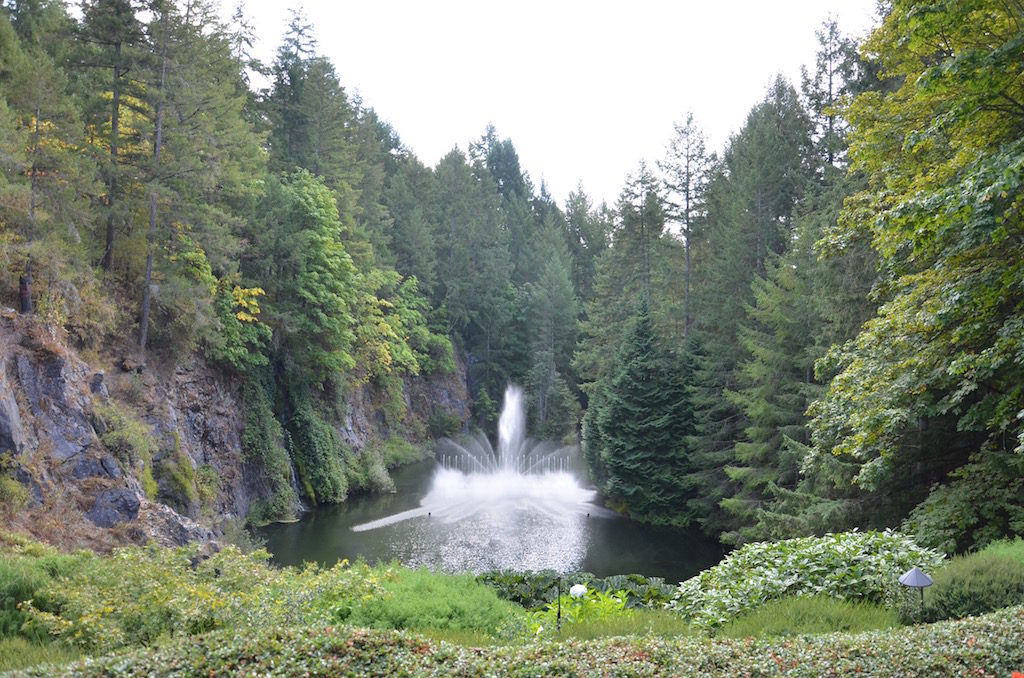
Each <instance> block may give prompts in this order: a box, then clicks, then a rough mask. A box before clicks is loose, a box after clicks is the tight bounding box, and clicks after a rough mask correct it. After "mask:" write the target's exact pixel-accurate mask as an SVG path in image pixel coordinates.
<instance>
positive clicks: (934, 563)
mask: <svg viewBox="0 0 1024 678" xmlns="http://www.w3.org/2000/svg"><path fill="white" fill-rule="evenodd" d="M942 560H943V556H942V554H940V553H938V552H936V551H931V550H929V549H924V548H921V547H919V546H917V545H916V544H914V542H913V541H911V540H910V539H909V538H908V537H905V536H903V535H901V534H898V533H895V532H889V531H886V532H843V533H839V534H828V535H825V536H823V537H802V538H799V539H787V540H784V541H779V542H757V543H753V544H747V545H745V546H743V547H742V548H739V549H737V550H735V551H733V552H732V553H730V554H729V555H728V556H726V557H725V558H724V559H723V560H722V562H721V563H719V564H718V565H716V566H715V567H712V568H710V569H708V570H705V571H704V572H701V573H700V574H699V575H697V576H695V577H692V578H690V579H687V580H686V581H684V582H683V583H681V584H680V585H679V587H678V589H677V590H676V593H675V595H674V596H673V598H672V600H671V602H670V603H669V604H668V607H669V608H670V609H674V610H677V611H678V612H680V613H681V614H682V615H683V616H684V617H685V618H687V619H690V620H691V621H693V623H694V624H697V625H698V626H704V627H716V626H721V625H722V624H725V623H727V622H729V621H730V620H732V619H734V618H735V617H737V616H738V615H740V614H743V613H744V612H747V611H748V610H752V609H754V608H756V607H758V606H760V605H763V604H765V603H767V602H769V601H772V600H778V599H781V598H785V597H788V596H796V595H819V594H820V595H826V596H831V597H835V598H842V599H846V600H853V601H870V602H875V603H883V602H886V601H891V600H895V597H896V596H898V595H900V593H899V589H900V587H899V584H898V582H897V580H898V578H899V576H900V575H901V574H903V573H904V572H905V571H907V570H909V569H910V568H911V567H914V566H921V567H922V568H924V569H925V570H929V571H930V570H934V569H935V568H937V567H938V565H939V564H940V563H941V562H942Z"/></svg>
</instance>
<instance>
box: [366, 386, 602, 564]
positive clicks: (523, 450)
mask: <svg viewBox="0 0 1024 678" xmlns="http://www.w3.org/2000/svg"><path fill="white" fill-rule="evenodd" d="M574 452H575V447H574V446H571V447H559V446H557V445H554V444H551V443H543V442H541V443H538V442H534V441H532V440H530V439H529V438H528V437H527V436H526V414H525V411H524V408H523V393H522V391H521V390H520V389H519V388H517V387H515V386H509V387H508V389H506V391H505V399H504V402H503V405H502V411H501V418H500V419H499V421H498V441H497V448H495V447H494V446H492V445H491V443H490V441H489V440H488V439H487V437H486V436H485V435H483V434H482V433H477V434H476V435H474V436H471V437H469V438H467V439H465V440H462V441H458V442H457V441H454V440H447V439H445V440H443V441H441V442H440V443H439V444H438V459H439V462H440V465H441V466H440V468H438V470H437V472H436V473H435V475H434V478H433V480H432V482H431V486H430V489H429V491H428V492H427V494H426V495H425V496H424V497H423V500H422V501H421V502H420V506H419V507H418V508H415V509H412V510H409V511H403V512H401V513H396V514H394V515H391V516H387V517H385V518H381V519H379V520H374V521H371V522H368V523H363V524H361V525H356V526H355V527H353V528H352V529H353V530H354V531H356V532H361V531H364V530H372V529H376V528H380V527H385V526H387V525H392V524H394V523H398V522H401V521H405V520H409V519H412V518H422V517H426V518H428V519H429V520H431V521H441V522H444V523H464V525H462V526H463V527H465V528H466V531H467V532H471V531H472V530H473V529H476V528H479V527H480V526H481V525H483V526H484V527H485V529H486V530H487V538H486V541H485V543H484V545H483V547H484V548H489V549H495V548H497V547H499V546H500V544H501V541H502V537H503V536H505V537H507V538H508V539H509V540H511V543H512V544H513V546H514V547H515V545H516V544H518V545H523V544H524V542H525V540H528V539H531V538H534V537H536V536H537V533H538V532H539V533H541V534H546V533H551V534H553V535H554V536H553V538H554V539H557V540H559V541H560V542H561V543H562V544H563V545H566V544H571V543H572V541H573V539H575V538H576V537H577V536H578V535H580V534H581V533H582V532H583V531H584V530H582V529H581V527H582V526H581V525H580V524H579V520H580V519H585V518H586V517H589V516H590V515H601V516H606V515H608V514H609V513H610V512H608V511H607V510H606V509H602V508H600V507H598V506H596V505H595V504H593V503H592V502H593V500H594V498H595V496H596V492H594V491H593V490H589V489H587V488H585V487H583V486H581V485H580V483H579V482H578V480H577V479H576V477H575V476H574V475H573V474H572V473H571V472H570V471H569V467H570V459H571V457H572V455H573V453H574ZM516 548H518V547H516ZM563 556H564V554H563ZM542 560H543V559H542ZM541 566H550V565H548V564H545V563H543V562H542V563H541Z"/></svg>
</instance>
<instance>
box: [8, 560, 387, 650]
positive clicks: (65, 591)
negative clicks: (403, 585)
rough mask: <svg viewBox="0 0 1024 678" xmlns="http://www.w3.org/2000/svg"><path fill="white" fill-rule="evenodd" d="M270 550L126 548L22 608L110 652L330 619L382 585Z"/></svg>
mask: <svg viewBox="0 0 1024 678" xmlns="http://www.w3.org/2000/svg"><path fill="white" fill-rule="evenodd" d="M269 557H270V555H269V554H268V553H267V552H266V551H256V552H254V553H251V554H247V555H246V554H242V553H241V552H239V551H238V549H236V548H234V547H230V546H229V547H226V548H224V549H223V550H221V551H220V552H219V553H215V554H213V555H211V556H210V557H209V558H205V559H204V558H203V557H202V556H201V554H200V547H199V546H198V545H195V544H193V545H189V546H183V547H180V548H175V549H166V548H159V547H155V546H153V547H130V548H123V549H118V550H116V551H114V552H113V553H112V554H111V555H110V556H107V557H102V558H100V557H91V558H89V559H86V560H84V561H83V562H82V565H81V567H78V568H77V569H75V570H74V571H72V572H71V573H70V574H69V575H68V576H66V577H64V578H61V579H60V580H59V581H58V580H57V579H56V578H51V580H50V581H48V582H47V583H46V584H45V585H43V586H42V587H41V588H38V589H36V594H35V596H34V597H33V599H32V602H31V603H30V604H29V603H26V604H24V605H22V608H21V609H22V611H23V612H24V613H25V614H26V616H27V617H28V627H29V628H30V629H35V630H40V631H43V632H45V633H47V634H49V635H50V636H51V637H53V638H55V639H59V640H62V641H64V642H66V643H69V644H72V645H74V646H76V647H79V648H81V649H82V650H85V651H88V652H97V651H99V652H107V651H111V650H114V649H117V648H121V647H126V646H138V645H151V644H153V643H156V642H158V641H163V640H166V639H167V638H173V637H178V636H189V635H193V634H196V633H203V632H206V631H210V630H213V629H224V628H227V629H234V630H241V629H246V628H249V629H251V628H255V627H257V626H263V625H274V624H276V625H304V624H312V623H318V622H326V621H328V620H329V619H330V617H331V613H332V610H334V609H335V608H337V607H338V606H339V605H342V604H343V603H345V601H350V600H360V599H362V598H363V597H364V596H365V597H370V598H373V597H375V596H379V595H381V594H382V590H381V589H380V587H379V586H378V584H377V581H378V578H379V576H378V574H377V573H375V572H374V571H371V570H370V569H369V568H368V567H366V566H365V565H356V566H350V565H348V563H346V562H344V561H343V562H341V563H339V564H338V565H336V566H334V567H331V568H327V569H322V568H319V567H316V566H312V565H310V566H307V567H306V568H304V569H301V570H296V569H292V568H284V569H279V568H274V567H271V566H270V565H269V564H268V563H267V561H268V560H269ZM40 600H42V601H45V602H46V604H40Z"/></svg>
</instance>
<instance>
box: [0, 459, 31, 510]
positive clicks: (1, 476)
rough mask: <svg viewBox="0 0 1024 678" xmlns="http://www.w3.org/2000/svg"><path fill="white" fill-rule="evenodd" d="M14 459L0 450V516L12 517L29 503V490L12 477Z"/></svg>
mask: <svg viewBox="0 0 1024 678" xmlns="http://www.w3.org/2000/svg"><path fill="white" fill-rule="evenodd" d="M13 467H14V457H13V455H12V454H11V453H10V452H9V451H7V450H0V516H12V515H14V514H15V513H17V512H18V511H20V510H21V509H23V508H24V507H25V505H26V504H27V503H28V488H26V487H25V486H24V485H22V484H21V483H19V482H18V481H17V480H15V479H14V478H12V477H11V476H10V473H11V471H12V470H13Z"/></svg>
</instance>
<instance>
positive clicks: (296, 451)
mask: <svg viewBox="0 0 1024 678" xmlns="http://www.w3.org/2000/svg"><path fill="white" fill-rule="evenodd" d="M288 434H289V435H288V442H289V446H288V447H289V450H290V452H291V457H292V460H293V461H294V462H295V468H296V471H298V474H299V482H300V483H301V485H302V489H303V492H304V493H305V495H306V496H307V497H308V498H309V500H310V501H311V502H313V504H314V505H316V504H336V503H338V502H341V501H344V500H345V497H346V496H347V495H348V477H347V474H346V464H345V458H344V455H345V452H346V450H347V451H348V453H349V454H351V450H350V449H348V448H347V446H346V445H344V444H343V442H342V441H341V440H339V439H338V436H337V434H336V433H335V432H334V429H332V428H331V426H330V425H328V424H327V422H325V421H324V419H323V417H322V416H321V415H320V414H319V413H318V412H317V411H316V409H315V408H314V405H313V402H312V401H311V400H310V399H308V398H306V399H303V400H300V401H299V402H297V403H296V404H295V411H294V412H293V413H292V416H291V419H290V420H289V421H288ZM347 467H348V469H349V470H350V472H356V469H355V468H354V466H353V465H352V464H348V465H347Z"/></svg>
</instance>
